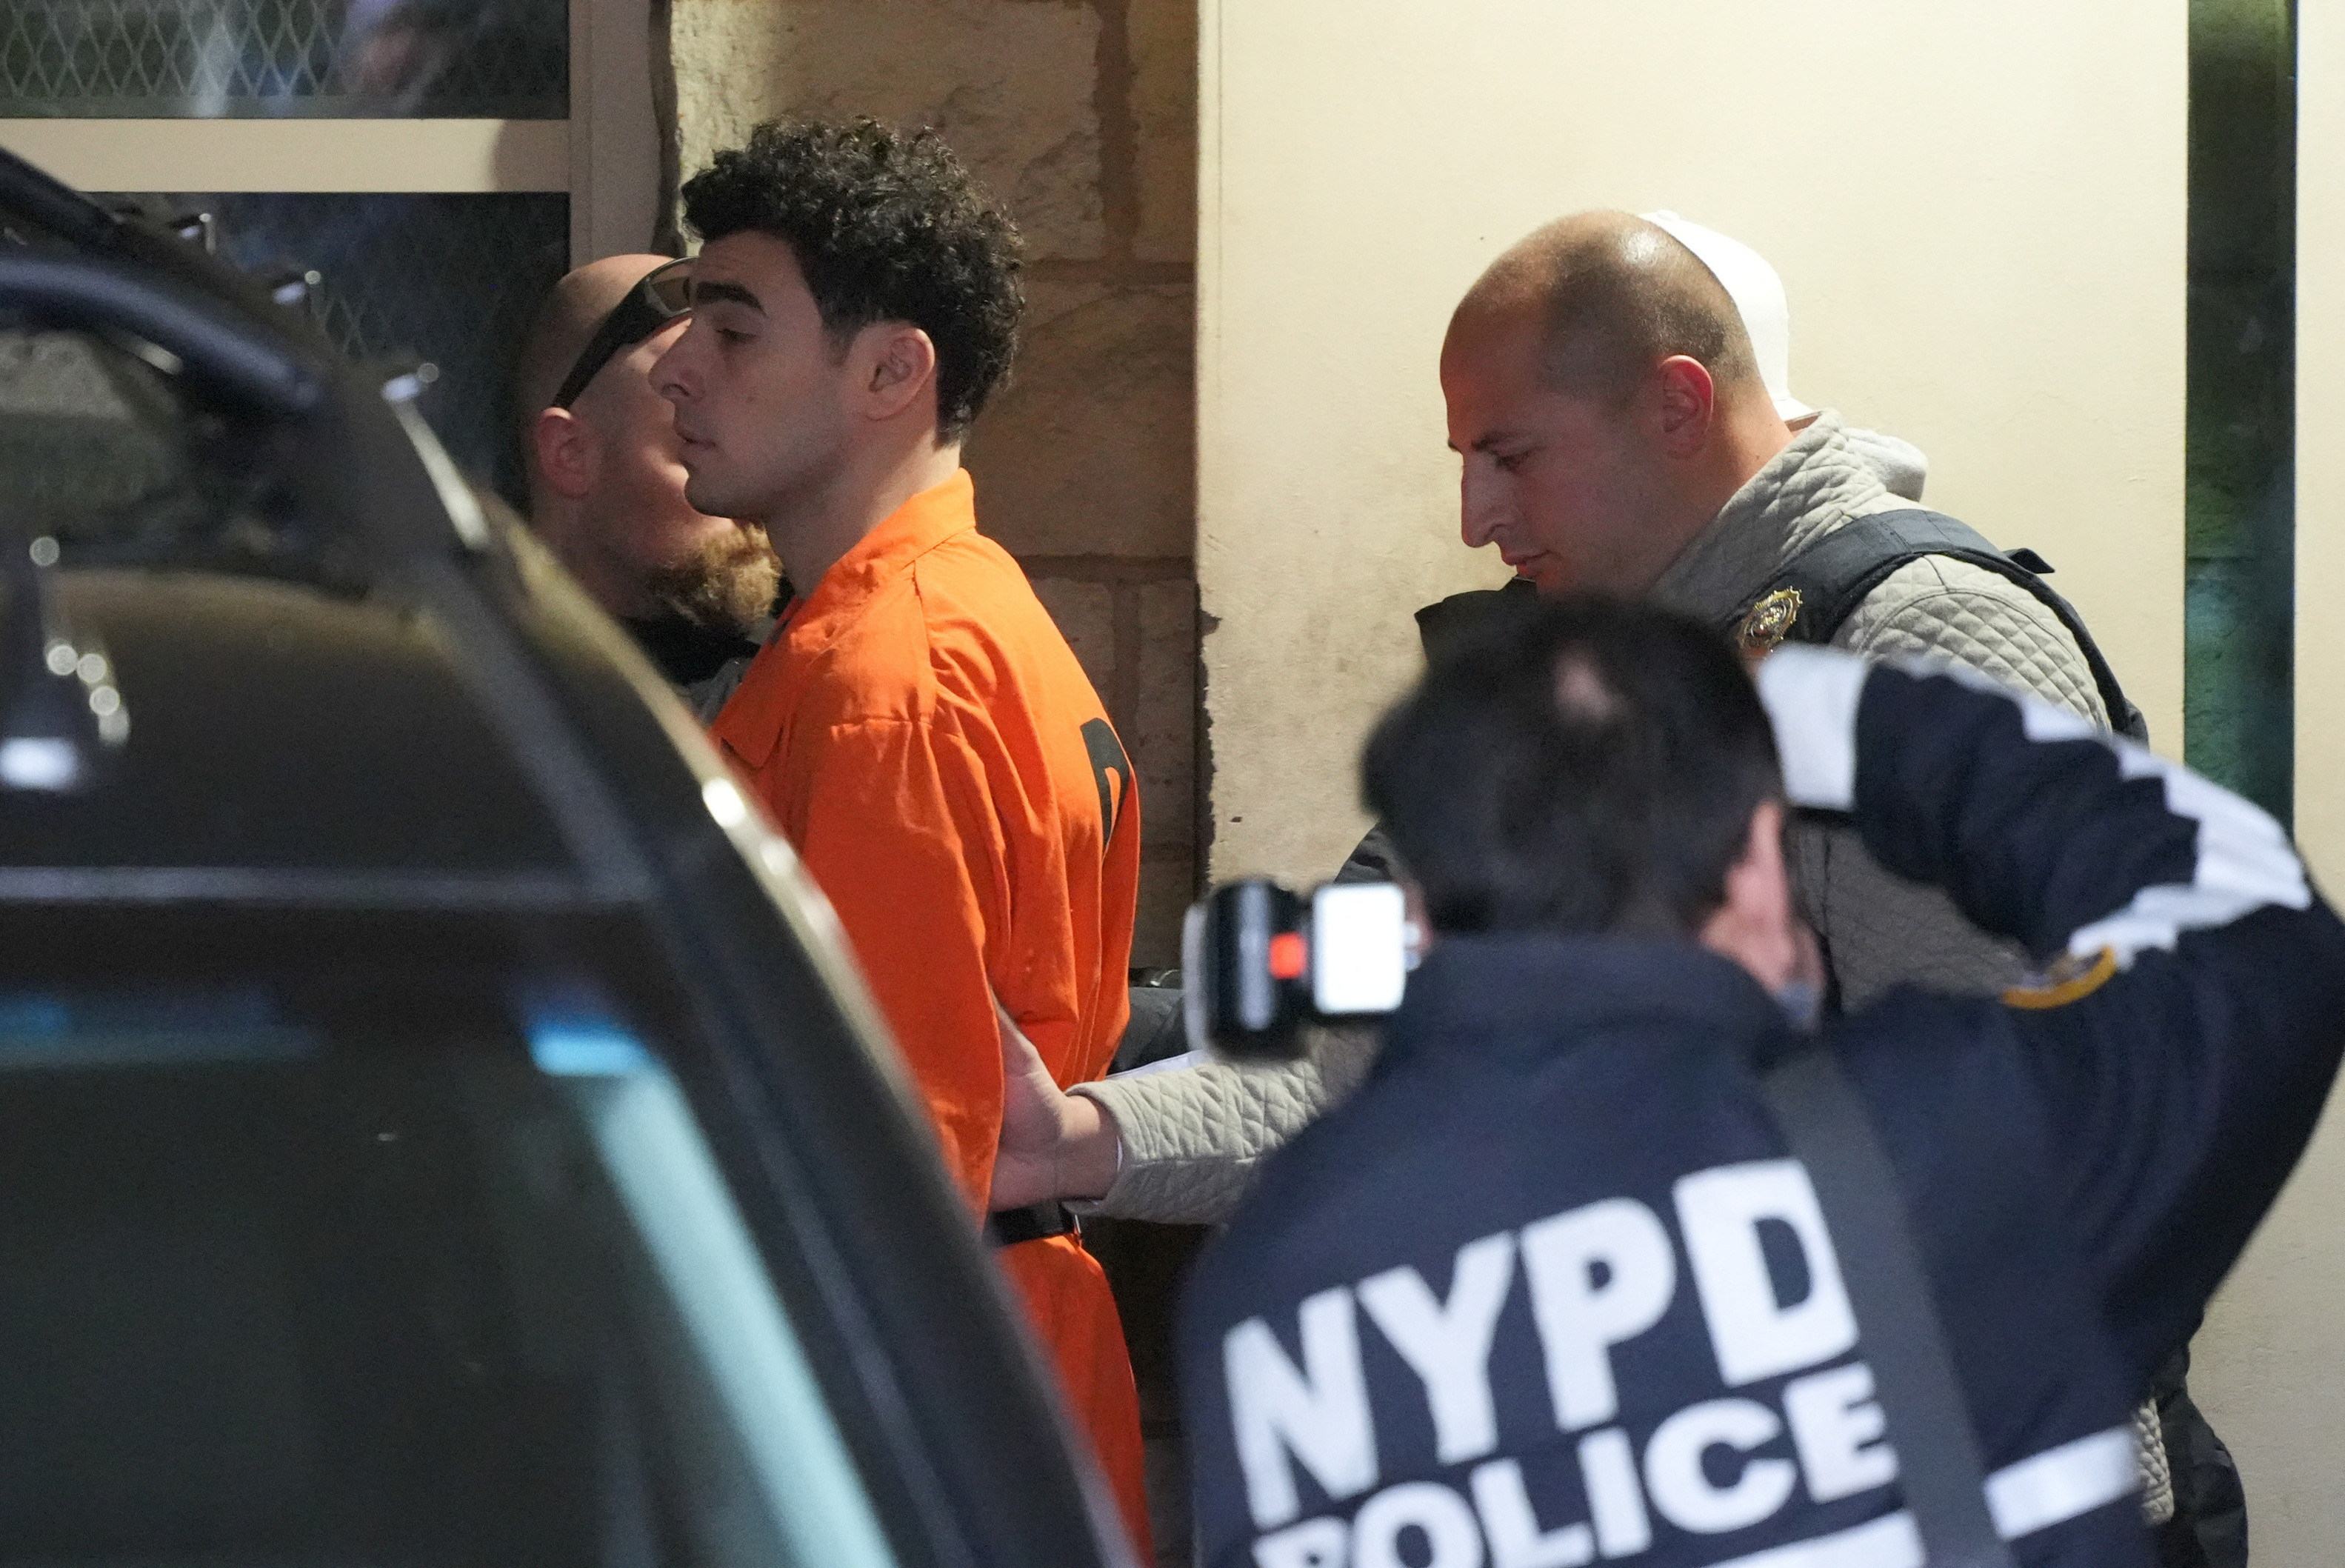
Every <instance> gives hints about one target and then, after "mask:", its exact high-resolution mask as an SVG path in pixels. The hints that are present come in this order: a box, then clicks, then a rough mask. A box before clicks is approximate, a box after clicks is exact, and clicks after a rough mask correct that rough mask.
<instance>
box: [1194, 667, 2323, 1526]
mask: <svg viewBox="0 0 2345 1568" xmlns="http://www.w3.org/2000/svg"><path fill="white" fill-rule="evenodd" d="M1760 678H1761V692H1762V695H1763V696H1764V697H1766V699H1767V702H1768V707H1769V708H1770V711H1771V714H1772V715H1773V717H1774V719H1775V726H1776V732H1777V737H1778V740H1779V742H1780V744H1781V746H1782V750H1783V754H1784V764H1785V782H1786V787H1787V789H1788V791H1789V793H1790V794H1791V796H1792V800H1793V802H1794V803H1795V804H1798V805H1802V806H1806V807H1821V808H1828V809H1838V810H1843V811H1848V812H1851V813H1852V814H1853V820H1854V821H1855V823H1856V825H1857V826H1858V828H1859V829H1860V830H1861V831H1862V832H1863V835H1864V838H1865V840H1866V843H1867V846H1868V847H1869V848H1870V849H1871V850H1872V851H1873V854H1874V855H1875V856H1876V857H1878V858H1879V860H1881V862H1882V863H1883V865H1884V866H1887V867H1889V868H1890V869H1892V870H1893V871H1898V872H1900V873H1902V874H1904V875H1908V876H1913V877H1915V878H1919V879H1924V880H1929V881H1936V882H1939V883H1940V884H1941V885H1944V887H1946V888H1947V889H1948V891H1950V892H1952V893H1953V895H1954V898H1955V899H1956V901H1958V902H1959V903H1960V904H1961V905H1962V907H1963V908H1964V911H1965V912H1966V913H1967V914H1969V916H1970V917H1971V918H1972V919H1973V920H1974V921H1977V922H1978V923H1979V924H1981V925H1983V926H1985V927H1986V928H1988V929H1990V930H1994V931H1997V932H2003V933H2005V934H2007V935H2010V936H2013V937H2015V938H2017V939H2019V940H2021V941H2022V942H2025V943H2026V944H2027V945H2028V947H2029V949H2030V951H2032V952H2036V953H2039V954H2043V955H2046V957H2051V956H2053V955H2061V957H2062V960H2063V962H2061V963H2059V964H2057V965H2056V966H2055V969H2054V971H2053V974H2054V976H2055V977H2056V982H2057V983H2053V982H2047V983H2046V985H2045V986H2044V987H2043V988H2041V989H2038V990H2035V991H2032V992H2022V993H2012V994H2011V995H2010V996H2008V997H2006V998H2005V999H2003V1000H2002V1001H2001V1002H1997V1001H1994V1000H1988V999H1969V1000H1956V999H1953V998H1947V997H1940V996H1933V995H1929V994H1925V993H1919V992H1914V991H1910V990H1909V991H1903V992H1899V993H1893V994H1892V995H1891V996H1889V997H1887V998H1884V999H1883V1000H1882V1001H1881V1002H1879V1003H1876V1004H1874V1005H1873V1006H1872V1007H1870V1008H1868V1009H1866V1010H1865V1011H1864V1012H1863V1013H1860V1014H1858V1015H1856V1016H1854V1017H1852V1018H1848V1019H1845V1020H1843V1021H1841V1022H1838V1023H1834V1024H1832V1025H1831V1026H1830V1027H1829V1030H1828V1033H1827V1040H1826V1044H1827V1047H1828V1048H1829V1049H1832V1050H1833V1051H1835V1052H1836V1053H1838V1054H1839V1056H1840V1059H1841V1061H1842V1063H1843V1067H1844V1068H1845V1070H1846V1072H1847V1073H1848V1074H1849V1076H1850V1077H1851V1078H1852V1079H1853V1081H1854V1083H1855V1084H1856V1086H1857V1089H1858V1092H1859V1093H1860V1095H1862V1096H1863V1100H1864V1102H1865V1104H1866V1105H1867V1108H1868V1110H1869V1111H1870V1112H1871V1114H1872V1115H1873V1119H1874V1121H1875V1124H1876V1125H1877V1127H1878V1128H1879V1131H1880V1133H1881V1136H1882V1140H1883V1144H1884V1145H1886V1147H1887V1148H1888V1150H1889V1152H1890V1155H1891V1157H1892V1161H1893V1165H1894V1166H1895V1167H1896V1170H1897V1174H1898V1177H1899V1182H1900V1186H1901V1187H1902V1193H1903V1198H1904V1201H1905V1206H1906V1208H1907V1211H1908V1212H1909V1214H1910V1215H1911V1216H1912V1217H1913V1221H1914V1232H1915V1237H1916V1244H1917V1246H1918V1247H1919V1249H1920V1251H1921V1254H1922V1259H1923V1263H1924V1268H1925V1271H1926V1273H1927V1275H1928V1277H1929V1278H1930V1280H1931V1283H1932V1288H1933V1290H1934V1296H1935V1301H1936V1305H1937V1307H1938V1309H1939V1315H1940V1317H1941V1319H1943V1322H1944V1330H1945V1334H1946V1338H1947V1340H1948V1343H1949V1348H1950V1350H1951V1352H1952V1354H1953V1357H1954V1362H1955V1367H1956V1371H1957V1374H1958V1376H1959V1377H1960V1379H1961V1380H1962V1382H1963V1384H1964V1390H1965V1393H1966V1395H1967V1398H1968V1402H1969V1406H1970V1410H1971V1412H1972V1419H1973V1424H1974V1427H1975V1429H1976V1435H1977V1439H1978V1444H1979V1449H1980V1451H1981V1454H1982V1456H1983V1458H1984V1461H1985V1465H1986V1468H1987V1469H1988V1470H1989V1471H1990V1472H1991V1474H1990V1475H1989V1477H1988V1481H1987V1500H1988V1504H1989V1510H1990V1512H1991V1513H1992V1515H1993V1516H1994V1518H1995V1522H1996V1524H1997V1526H1998V1527H1999V1528H2000V1530H2001V1531H2002V1532H2003V1533H2004V1535H2005V1537H2006V1538H2007V1539H2009V1540H2011V1541H2012V1542H2013V1543H2014V1548H2013V1549H2014V1552H2015V1555H2016V1556H2017V1558H2018V1560H2019V1561H2020V1562H2021V1563H2023V1564H2028V1565H2030V1568H2036V1565H2046V1564H2055V1563H2056V1564H2061V1565H2063V1568H2069V1565H2079V1568H2081V1565H2084V1564H2093V1565H2096V1568H2099V1565H2109V1568H2115V1565H2117V1564H2136V1565H2139V1564H2146V1563H2147V1562H2148V1561H2149V1556H2148V1550H2147V1535H2146V1534H2145V1532H2144V1531H2143V1529H2142V1526H2141V1523H2140V1514H2139V1506H2138V1501H2137V1497H2136V1496H2135V1495H2134V1493H2135V1488H2136V1484H2137V1481H2136V1473H2135V1461H2134V1457H2133V1444H2132V1441H2131V1431H2130V1427H2129V1425H2128V1421H2127V1410H2128V1407H2129V1406H2130V1405H2131V1404H2132V1403H2133V1402H2134V1400H2137V1398H2138V1397H2139V1395H2140V1393H2141V1390H2142V1389H2143V1388H2144V1386H2145V1385H2146V1383H2147V1380H2148V1377H2149V1373H2150V1371H2151V1369H2152V1368H2153V1366H2154V1365H2155V1364H2156V1362H2157V1360H2158V1359H2160V1358H2161V1357H2163V1356H2164V1355H2165V1354H2166V1353H2167V1352H2168V1351H2169V1350H2171V1349H2174V1348H2175V1347H2176V1345H2178V1343H2179V1342H2180V1341H2181V1340H2182V1339H2183V1338H2185V1337H2186V1336H2187V1335H2188V1331H2189V1328H2190V1325H2191V1324H2192V1323H2193V1322H2194V1321H2195V1319H2196V1318H2197V1316H2198V1312H2199V1310H2200V1309H2201V1308H2203V1307H2204V1305H2205V1303H2206V1300H2207V1298H2208V1296H2209V1295H2210V1294H2211V1293H2212V1291H2213V1290H2214V1288H2215V1286H2216V1284H2217V1282H2218V1280H2219V1279H2220V1278H2222V1276H2223V1274H2224V1272H2225V1270H2226V1269H2228V1268H2229V1266H2230V1264H2231V1262H2232V1261H2233V1259H2234V1258H2236V1257H2238V1253H2239V1250H2240V1248H2241V1247H2242V1246H2243V1245H2244V1244H2245V1243H2246V1241H2247V1238H2248V1237H2249V1233H2250V1232H2251V1231H2252V1230H2253V1228H2254V1227H2255V1226H2256V1224H2257V1222H2258V1221H2259V1219H2260V1218H2261V1217H2262V1216H2263V1214H2264V1211H2265V1209H2266V1208H2267V1207H2269V1205H2270V1203H2271V1201H2272V1199H2273V1197H2274V1196H2276V1195H2277V1193H2278V1191H2279V1186H2280V1184H2281V1181H2282V1180H2283V1178H2284V1177H2285V1176H2287V1174H2288V1172H2289V1168H2290V1166H2292V1165H2293V1164H2294V1163H2295V1160H2296V1158H2297V1156H2298V1155H2299V1153H2300V1152H2301V1151H2302V1149H2303V1146H2304V1144H2305V1142H2306V1140H2307V1139H2308V1138H2309V1135H2310V1134H2311V1130H2312V1126H2313V1123H2314V1121H2315V1119H2316V1118H2317V1116H2318V1115H2319V1114H2320V1105H2321V1102H2322V1099H2323V1097H2324V1096H2325V1095H2326V1093H2327V1091H2328V1087H2329V1084H2330V1078H2331V1076H2332V1075H2333V1074H2334V1073H2335V1071H2336V1068H2337V1064H2338V1060H2339V1055H2340V1048H2345V928H2340V925H2339V922H2338V921H2337V920H2336V918H2335V917H2334V916H2333V915H2332V914H2330V911H2328V909H2327V908H2326V907H2325V906H2324V905H2323V904H2322V903H2321V902H2320V901H2319V900H2318V899H2317V898H2315V897H2314V896H2313V895H2312V893H2311V892H2310V891H2309V888H2308V886H2307V884H2306V881H2305V879H2304V874H2303V871H2302V868H2301V867H2300V865H2299V862H2298V861H2297V860H2296V858H2295V855H2294V853H2293V851H2292V850H2290V849H2289V846H2288V843H2287V840H2286V837H2285V835H2284V834H2283V833H2282V832H2281V831H2280V830H2279V828H2278V827H2277V826H2276V825H2275V824H2273V823H2272V822H2271V821H2270V820H2269V818H2266V817H2265V816H2264V815H2263V814H2262V813H2261V812H2259V811H2258V810H2256V809H2255V808H2253V807H2251V806H2249V805H2247V804H2246V803H2245V802H2243V801H2240V800H2238V799H2236V798H2235V797H2232V796H2230V795H2228V794H2226V793H2224V792H2223V791H2221V790H2219V789H2216V788H2215V787H2214V786H2212V785H2210V784H2208V783H2207V782H2206V781H2205V780H2203V779H2198V778H2197V777H2196V776H2194V775H2190V774H2188V773H2186V772H2185V771H2183V770H2182V769H2179V768H2177V767H2174V766H2173V765H2171V764H2167V763H2165V762H2162V761H2160V760H2159V759H2156V758H2154V757H2152V756H2150V755H2149V754H2148V753H2147V752H2144V751H2141V750H2139V749H2137V748H2130V747H2124V746H2117V745H2112V744H2111V743H2109V742H2107V741H2106V740H2104V739H2103V738H2098V737H2096V736H2095V735H2094V734H2092V732H2091V731H2089V730H2088V729H2087V728H2086V727H2085V726H2084V725H2083V723H2082V721H2080V720H2077V719H2076V718H2072V717H2070V716H2068V715H2066V714H2064V713H2060V712H2058V711H2057V710H2055V709H2052V708H2046V707H2043V706H2040V705H2029V706H2022V705H2020V704H2017V703H2015V702H2013V701H2012V700H2010V699H2008V698H2006V697H2003V696H2000V695H1995V694H1991V693H1987V692H1984V691H1981V690H1979V689H1976V688H1975V687H1974V685H1973V684H1972V683H1969V682H1964V681H1962V680H1959V679H1957V678H1953V677H1945V676H1932V677H1917V676H1915V675H1914V674H1910V673H1906V672H1903V671H1900V670H1896V669H1891V668H1875V669H1871V670H1870V672H1869V673H1868V668H1867V667H1864V666H1862V665H1858V664H1856V663H1855V662H1854V661H1852V660H1847V659H1845V658H1844V657H1843V656H1839V655H1834V654H1829V653H1824V652H1821V651H1811V650H1792V651H1789V652H1786V653H1782V654H1779V655H1777V656H1776V657H1774V658H1771V659H1770V660H1769V661H1768V663H1767V665H1766V666H1765V667H1763V668H1762V671H1761V677H1760ZM1794 1043H1795V1042H1794V1035H1793V1033H1792V1025H1791V1024H1790V1023H1789V1021H1788V1019H1787V1016H1786V1014H1785V1013H1784V1012H1783V1010H1782V1008H1781V1007H1780V1006H1779V1005H1778V1004H1777V1003H1776V1002H1775V1001H1774V999H1772V998H1771V997H1770V996H1769V995H1767V994H1766V993H1764V992H1763V991H1762V990H1761V988H1760V987H1759V986H1758V985H1757V984H1756V983H1754V982H1753V981H1752V980H1751V978H1750V976H1749V975H1748V974H1747V973H1746V972H1744V971H1743V970H1742V969H1741V968H1740V967H1739V966H1737V965H1735V964H1733V963H1731V962H1727V961H1725V960H1723V959H1721V958H1717V957H1715V956H1712V955H1711V954H1710V953H1708V952H1704V951H1702V950H1700V949H1698V948H1695V947H1693V946H1691V945H1690V944H1684V943H1673V942H1630V941H1620V940H1608V939H1567V938H1561V937H1539V936H1517V937H1491V938H1469V939H1452V940H1447V941H1445V942H1442V943H1441V944H1440V945H1439V946H1438V947H1437V948H1436V950H1435V951H1434V952H1432V953H1431V954H1430V955H1429V956H1428V957H1427V959H1426V962H1425V964H1424V965H1423V967H1422V968H1421V969H1420V970H1419V971H1418V972H1416V975H1415V976H1414V977H1412V979H1411V981H1410V983H1409V987H1408V994H1407V998H1406V1003H1404V1005H1403V1006H1402V1009H1401V1011H1400V1012H1399V1013H1396V1015H1395V1016H1394V1018H1393V1019H1392V1021H1391V1023H1390V1025H1389V1028H1388V1030H1387V1034H1386V1045H1385V1048H1384V1051H1383V1054H1382V1055H1381V1057H1380V1059H1379V1061H1378V1063H1377V1065H1376V1070H1375V1072H1374V1074H1373V1075H1372V1076H1371V1077H1370V1079H1369V1080H1368V1082H1367V1084H1365V1086H1364V1087H1363V1088H1362V1089H1361V1090H1360V1092H1359V1093H1358V1095H1356V1097H1355V1098H1354V1099H1353V1100H1351V1101H1350V1102H1349V1103H1347V1104H1346V1105H1344V1106H1342V1107H1340V1108H1339V1109H1338V1110H1336V1111H1335V1112H1334V1113H1333V1114H1331V1115H1328V1116H1327V1117H1326V1118H1325V1120H1324V1121H1322V1122H1321V1123H1319V1124H1318V1125H1315V1126H1314V1127H1312V1128H1311V1129H1309V1130H1308V1131H1306V1132H1305V1133H1304V1135H1302V1136H1300V1137H1299V1138H1297V1139H1296V1140H1295V1141H1294V1143H1293V1144H1292V1145H1290V1146H1289V1147H1288V1148H1287V1149H1286V1150H1285V1151H1284V1152H1283V1153H1282V1154H1280V1155H1278V1156H1276V1157H1275V1158H1274V1160H1273V1161H1272V1162H1271V1163H1270V1165H1269V1166H1268V1168H1267V1169H1266V1170H1265V1171H1264V1176H1263V1177H1262V1180H1261V1183H1260V1185H1259V1186H1258V1187H1257V1189H1256V1192H1255V1195H1254V1197H1253V1198H1252V1200H1251V1201H1250V1202H1249V1204H1248V1205H1247V1207H1245V1209H1244V1210H1243V1211H1242V1212H1241V1214H1240V1215H1239V1216H1238V1217H1237V1219H1236V1221H1235V1223H1233V1225H1232V1227H1231V1228H1230V1230H1229V1231H1228V1233H1227V1234H1226V1235H1225V1236H1224V1237H1222V1238H1221V1239H1220V1240H1219V1241H1218V1242H1217V1243H1216V1244H1215V1245H1214V1246H1213V1247H1212V1248H1211V1249H1210V1250H1209V1251H1208V1253H1207V1254H1206V1255H1205V1257H1203V1259H1202V1260H1201V1261H1200V1263H1199V1265H1198V1268H1197V1270H1196V1274H1195V1277H1194V1279H1193V1284H1192V1286H1191V1288H1190V1292H1189V1296H1188V1298H1187V1301H1186V1303H1185V1315H1184V1323H1183V1380H1184V1394H1185V1397H1186V1407H1185V1408H1186V1410H1187V1412H1188V1424H1189V1431H1190V1436H1191V1441H1192V1443H1193V1463H1194V1472H1195V1486H1196V1494H1197V1503H1198V1509H1199V1528H1200V1532H1201V1540H1202V1543H1203V1561H1204V1562H1205V1563H1207V1564H1208V1565H1210V1568H1236V1565H1238V1564H1253V1565H1256V1568H1349V1565H1354V1564H1356V1565H1358V1568H1400V1565H1402V1564H1406V1565H1408V1568H1576V1565H1578V1564H1581V1563H1598V1562H1605V1561H1628V1562H1631V1563H1638V1564H1668V1565H1670V1568H1676V1565H1680V1564H1683V1565H1692V1564H1718V1563H1738V1564H1747V1565H1748V1568H1916V1565H1918V1564H1919V1563H1920V1561H1921V1554H1920V1548H1919V1544H1918V1542H1917V1541H1916V1539H1915V1537H1914V1531H1913V1526H1912V1524H1911V1522H1910V1519H1909V1517H1908V1516H1907V1515H1906V1514H1905V1513H1904V1512H1903V1511H1902V1506H1901V1501H1900V1494H1899V1491H1898V1488H1897V1485H1896V1480H1895V1476H1896V1460H1895V1456H1894V1453H1893V1451H1892V1450H1891V1449H1890V1447H1889V1446H1888V1444H1887V1442H1886V1441H1885V1440H1884V1439H1883V1417H1882V1414H1881V1411H1880V1409H1879V1407H1878V1406H1877V1405H1876V1404H1874V1403H1873V1400H1872V1376H1871V1373H1870V1371H1869V1370H1868V1369H1867V1368H1866V1367H1865V1364H1864V1354H1865V1348H1864V1341H1863V1325H1862V1324H1861V1323H1860V1322H1858V1321H1857V1320H1856V1319H1855V1318H1854V1315H1853V1312H1852V1310H1851V1308H1850V1307H1849V1305H1848V1301H1847V1298H1846V1296H1845V1294H1844V1292H1843V1289H1842V1287H1841V1283H1840V1278H1839V1267H1838V1263H1837V1261H1836V1259H1835V1257H1834V1255H1833V1252H1832V1239H1831V1237H1830V1236H1829V1234H1828V1232H1827V1229H1826V1227H1825V1226H1824V1224H1823V1221H1822V1217H1821V1214H1820V1212H1819V1210H1818V1208H1817V1206H1816V1202H1815V1198H1814V1195H1813V1191H1812V1187H1811V1186H1809V1184H1808V1180H1807V1176H1806V1173H1805V1171H1804V1169H1803V1168H1802V1167H1801V1166H1799V1165H1798V1164H1797V1163H1796V1162H1794V1161H1792V1159H1790V1158H1789V1156H1787V1155H1786V1154H1785V1150H1784V1145H1783V1141H1782V1137H1781V1135H1779V1134H1778V1132H1777V1131H1776V1129H1775V1127H1774V1125H1772V1123H1771V1121H1770V1120H1769V1118H1768V1116H1767V1115H1766V1112H1765V1110H1764V1108H1763V1104H1762V1102H1761V1098H1760V1095H1759V1091H1758V1087H1757V1074H1760V1073H1761V1072H1762V1071H1763V1070H1764V1069H1765V1068H1766V1066H1767V1065H1769V1064H1771V1062H1773V1061H1774V1060H1776V1059H1778V1058H1779V1057H1780V1056H1781V1055H1782V1053H1783V1052H1785V1051H1786V1050H1787V1049H1790V1048H1792V1046H1793V1045H1794Z"/></svg>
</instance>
